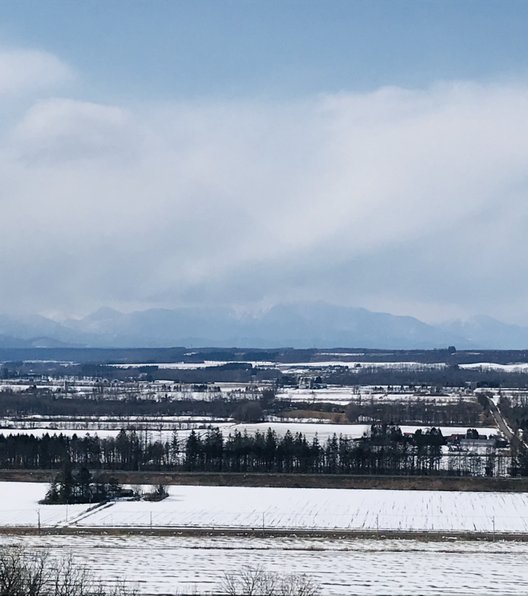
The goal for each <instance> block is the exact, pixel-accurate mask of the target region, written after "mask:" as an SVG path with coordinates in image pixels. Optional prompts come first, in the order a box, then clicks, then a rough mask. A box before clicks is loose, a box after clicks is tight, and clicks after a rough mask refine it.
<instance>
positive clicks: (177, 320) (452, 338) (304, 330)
mask: <svg viewBox="0 0 528 596" xmlns="http://www.w3.org/2000/svg"><path fill="white" fill-rule="evenodd" d="M448 345H455V346H456V347H457V348H459V349H471V348H481V349H486V348H488V349H525V348H528V328H526V327H520V326H516V325H509V324H506V323H501V322H500V321H497V320H495V319H492V318H490V317H483V316H479V317H473V318H471V319H469V320H467V321H453V322H450V323H445V324H442V325H429V324H427V323H424V322H422V321H420V320H418V319H416V318H414V317H410V316H396V315H391V314H388V313H381V312H372V311H369V310H367V309H365V308H352V307H343V306H335V305H331V304H327V303H323V302H306V303H292V304H279V305H276V306H274V307H273V308H271V309H269V310H267V311H264V312H262V313H260V314H252V315H248V314H245V315H241V314H238V313H237V312H236V311H235V310H233V309H229V308H224V307H210V308H208V307H193V308H191V307H189V308H176V309H149V310H144V311H136V312H132V313H122V312H119V311H117V310H113V309H110V308H103V309H100V310H98V311H96V312H94V313H91V314H90V315H88V316H86V317H83V318H80V319H69V320H65V321H62V322H57V321H53V320H51V319H47V318H45V317H42V316H39V315H32V316H28V317H20V316H18V317H10V316H8V315H0V347H13V348H14V347H39V346H43V347H61V346H64V347H68V346H69V347H74V346H86V347H164V346H189V347H193V346H211V347H231V346H238V347H241V348H247V347H255V348H265V347H285V346H290V347H295V348H312V347H318V348H331V347H363V348H382V349H427V348H442V347H446V346H448Z"/></svg>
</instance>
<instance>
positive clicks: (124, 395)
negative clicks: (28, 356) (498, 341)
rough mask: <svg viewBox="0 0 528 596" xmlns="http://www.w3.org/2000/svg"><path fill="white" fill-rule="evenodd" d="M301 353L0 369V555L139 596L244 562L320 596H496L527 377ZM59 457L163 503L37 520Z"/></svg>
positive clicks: (194, 588)
mask: <svg viewBox="0 0 528 596" xmlns="http://www.w3.org/2000/svg"><path fill="white" fill-rule="evenodd" d="M302 356H303V358H302V359H301V358H298V359H297V361H292V360H295V359H293V358H290V359H289V361H286V360H288V359H286V358H284V359H283V360H277V359H273V358H266V359H261V360H259V359H248V360H243V359H238V360H229V359H223V360H222V359H218V360H214V359H210V358H209V359H208V358H204V359H203V360H202V361H200V359H199V357H198V356H197V355H196V354H193V355H192V356H190V357H189V358H188V359H187V360H193V361H186V359H185V358H183V359H182V360H178V361H172V362H156V361H155V360H154V361H153V360H151V359H148V360H147V359H145V361H144V362H113V363H111V362H110V363H108V362H106V363H101V364H93V363H91V364H90V365H81V364H80V363H78V362H75V359H71V360H68V361H63V362H60V363H59V362H43V361H38V362H26V361H22V362H21V363H8V362H6V363H4V364H3V366H0V370H2V371H3V374H2V376H3V378H2V380H1V384H0V456H1V457H2V461H3V468H4V469H3V470H1V474H2V478H5V479H10V480H11V481H10V482H0V530H1V531H0V543H1V544H15V543H16V544H22V545H31V546H32V547H33V548H46V549H49V550H50V553H51V554H52V556H57V557H60V556H62V555H63V554H68V553H72V554H73V555H74V557H76V558H77V560H79V561H80V562H88V563H89V565H90V568H91V569H92V570H93V571H95V572H96V573H97V574H98V575H100V576H101V577H102V578H103V581H104V582H105V583H106V584H107V585H110V584H111V583H112V582H113V581H115V580H116V579H117V578H123V577H126V579H127V582H128V585H130V586H131V587H132V586H136V587H137V588H138V591H139V594H141V595H142V596H143V595H144V596H146V595H150V594H159V593H167V592H172V591H176V590H180V591H182V592H184V593H188V592H191V593H211V594H219V593H221V592H222V589H221V585H222V578H223V574H224V573H225V572H229V571H234V572H236V571H237V570H238V569H240V568H241V567H243V566H245V565H252V564H254V562H255V560H258V561H259V563H260V564H261V565H262V566H263V568H265V569H266V570H269V571H272V572H274V571H279V570H281V569H284V568H285V567H286V568H287V569H289V570H290V571H291V572H294V573H300V574H302V573H308V574H309V575H310V577H312V578H313V579H314V580H316V581H317V583H319V584H320V585H321V587H322V593H323V594H350V593H358V594H384V593H387V592H389V593H395V594H397V593H401V592H402V586H405V590H403V591H404V592H414V593H423V594H434V593H438V586H442V592H443V593H446V594H450V593H451V594H475V593H479V592H483V591H485V592H486V593H493V590H489V589H487V588H489V585H488V584H487V583H486V582H485V581H484V579H483V576H484V575H485V574H486V573H488V574H491V576H493V578H494V582H495V584H494V585H497V586H499V585H500V590H499V589H498V588H497V590H496V593H501V594H508V593H513V591H514V588H515V585H518V584H519V582H521V581H525V580H526V579H527V577H526V571H525V569H526V560H527V558H528V548H527V547H526V543H525V540H526V537H527V536H528V498H527V497H526V495H527V494H528V493H526V492H524V490H525V486H526V483H525V478H522V477H521V478H519V477H517V476H519V474H524V473H525V471H526V467H523V465H525V464H523V463H522V462H523V460H522V457H523V445H524V437H523V428H524V427H523V422H522V419H521V418H520V417H518V416H517V413H518V412H522V408H523V407H524V406H525V403H526V400H527V398H528V370H527V367H526V366H525V365H523V364H522V363H517V364H515V365H514V364H513V363H508V362H501V363H495V364H494V363H487V361H486V360H485V359H480V360H478V361H475V362H460V363H459V365H457V368H456V369H454V368H453V365H452V363H450V362H447V361H443V362H442V361H432V360H431V359H429V360H428V361H423V362H421V361H420V360H419V359H416V358H410V357H409V359H407V360H405V359H401V358H400V359H398V358H396V357H394V358H393V359H387V357H386V354H385V355H383V358H381V357H380V358H378V361H375V360H374V359H373V357H372V355H369V356H368V359H367V361H365V359H363V360H362V358H364V357H361V356H358V353H351V354H350V355H348V356H347V355H345V354H343V353H336V354H335V355H329V356H328V357H327V358H326V359H325V358H321V356H320V355H313V357H312V359H307V358H306V354H303V355H302ZM450 357H451V356H449V358H450ZM460 358H461V359H463V358H462V357H460ZM475 358H477V356H475ZM446 360H447V358H446ZM497 375H498V377H497ZM497 378H500V379H502V378H505V379H506V380H507V381H508V382H505V383H500V382H499V384H498V385H494V382H495V381H493V382H489V383H488V381H489V380H490V379H497ZM403 379H405V382H404V383H398V384H396V383H393V381H394V380H403ZM439 379H444V380H445V381H446V383H445V384H444V383H439V382H437V381H438V380H439ZM460 379H465V380H464V382H459V381H460ZM522 379H524V381H522ZM366 380H367V381H368V382H365V381H366ZM453 380H455V381H456V383H452V382H451V381H453ZM422 381H425V382H422ZM509 381H511V383H510V382H509ZM523 383H524V384H523ZM488 385H490V386H488ZM504 416H506V417H507V425H506V427H505V426H504V420H505V419H504ZM501 424H502V426H501ZM504 428H506V431H507V432H505V431H504ZM18 449H19V450H20V451H19V452H18V451H17V450H18ZM65 461H66V462H69V464H71V465H73V466H74V473H75V474H78V473H79V470H80V468H81V467H82V466H87V467H88V468H90V469H91V472H92V474H93V475H94V477H96V476H97V475H98V474H99V473H101V472H103V473H106V474H109V473H110V474H111V473H113V474H115V476H116V477H117V478H118V479H119V480H120V481H121V482H125V483H130V485H132V486H133V487H134V488H136V489H137V488H139V487H140V486H141V490H143V491H148V490H150V489H151V485H147V483H149V482H151V483H164V484H165V485H166V488H167V490H168V493H169V496H168V497H167V498H166V499H164V500H162V501H160V502H147V501H142V500H141V501H135V500H123V499H117V500H110V501H108V502H102V503H73V502H72V503H68V504H66V503H63V504H54V505H43V504H41V503H40V502H39V501H41V500H42V499H43V497H44V495H45V493H46V490H47V487H48V482H49V481H50V480H51V479H53V478H54V477H56V476H57V477H60V476H61V474H62V473H63V472H62V470H63V466H64V462H65ZM18 480H25V482H19V481H18ZM32 480H33V481H32ZM34 480H38V482H35V481H34ZM301 487H302V488H301ZM457 488H459V489H460V490H457ZM438 489H440V490H438ZM101 535H104V537H105V538H104V540H101V538H100V537H101ZM475 538H480V539H485V541H484V542H475V541H474V539H475ZM145 548H148V551H149V560H148V569H147V568H146V567H145V566H142V564H140V563H137V561H138V559H141V555H140V554H139V553H141V552H144V550H142V549H145ZM440 553H442V556H441V557H439V554H440ZM464 556H470V557H471V558H472V561H473V567H472V569H471V570H470V572H469V573H467V572H466V573H465V575H463V576H457V573H461V572H462V570H463V569H464V562H463V559H464ZM131 561H136V563H135V565H134V566H132V565H131ZM417 565H418V566H421V567H423V568H424V573H421V574H419V575H416V574H415V573H413V572H412V569H416V566H417ZM505 566H508V569H509V572H508V573H506V572H505ZM354 590H355V592H354Z"/></svg>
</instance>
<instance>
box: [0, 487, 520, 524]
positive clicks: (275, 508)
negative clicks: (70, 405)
mask: <svg viewBox="0 0 528 596" xmlns="http://www.w3.org/2000/svg"><path fill="white" fill-rule="evenodd" d="M45 491H46V486H45V485H43V484H37V483H17V482H13V483H6V482H2V483H0V526H4V527H6V526H7V527H9V526H32V527H36V526H37V523H38V521H39V518H40V523H41V525H42V527H44V526H70V527H79V528H86V529H88V528H108V527H122V528H132V527H133V528H150V527H158V528H202V529H209V528H216V529H222V528H225V529H247V530H251V529H262V528H264V529H268V530H271V529H273V530H299V531H300V530H304V531H307V530H318V531H320V530H321V531H322V530H346V531H369V530H380V531H391V530H392V531H416V532H442V531H451V532H511V533H527V532H528V495H527V494H523V493H474V492H473V493H471V492H456V491H453V492H448V491H405V490H345V489H295V488H265V487H262V488H248V487H214V486H171V487H169V493H170V496H169V498H167V499H165V500H164V501H161V502H159V503H151V502H145V501H140V502H138V501H119V502H116V503H112V504H110V505H106V506H102V507H96V508H90V507H89V506H88V505H70V506H66V505H39V504H38V501H39V499H42V498H43V496H44V493H45ZM88 509H90V511H88Z"/></svg>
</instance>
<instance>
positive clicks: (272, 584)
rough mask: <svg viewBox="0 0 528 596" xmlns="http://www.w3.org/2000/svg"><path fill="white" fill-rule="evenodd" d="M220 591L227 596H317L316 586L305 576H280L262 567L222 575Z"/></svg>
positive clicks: (317, 587) (247, 568) (318, 589)
mask: <svg viewBox="0 0 528 596" xmlns="http://www.w3.org/2000/svg"><path fill="white" fill-rule="evenodd" d="M220 589H221V590H222V592H223V593H225V594H227V595H228V596H317V595H318V594H320V588H319V586H318V584H317V583H316V582H315V581H314V580H312V579H311V578H310V577H308V576H306V575H295V574H288V575H280V574H277V573H272V572H270V571H266V570H265V569H263V568H262V567H243V568H242V569H240V570H239V571H236V572H235V573H226V574H225V575H224V578H223V581H222V584H221V587H220Z"/></svg>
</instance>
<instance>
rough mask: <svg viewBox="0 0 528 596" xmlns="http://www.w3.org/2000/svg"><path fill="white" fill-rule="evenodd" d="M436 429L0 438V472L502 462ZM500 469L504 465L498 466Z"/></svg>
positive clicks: (360, 469) (338, 469)
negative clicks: (458, 447)
mask: <svg viewBox="0 0 528 596" xmlns="http://www.w3.org/2000/svg"><path fill="white" fill-rule="evenodd" d="M445 444H446V440H445V438H444V437H443V435H442V432H441V431H440V430H439V429H435V428H433V429H430V430H428V431H425V432H423V431H421V430H417V431H416V432H415V433H414V434H413V435H410V436H409V435H404V434H403V433H402V431H401V429H400V428H399V427H398V426H395V425H387V424H375V425H372V427H371V432H370V433H369V435H368V436H364V437H362V438H360V439H351V438H350V437H346V436H337V435H335V434H334V435H333V436H331V437H328V438H327V439H326V440H325V441H320V440H319V438H318V437H317V436H315V437H314V438H313V439H311V440H309V439H308V438H307V437H306V435H304V434H302V433H291V432H290V431H287V432H286V433H285V434H284V435H278V434H277V433H275V432H274V431H273V430H271V429H268V430H267V432H256V433H254V434H248V433H246V432H242V433H241V432H240V431H238V430H235V431H234V432H230V433H229V434H228V435H227V436H224V435H223V434H222V432H221V430H220V429H218V428H210V429H208V430H206V431H202V432H196V431H195V430H193V431H191V432H190V434H189V435H188V436H187V437H186V438H182V437H181V436H180V435H178V434H177V433H176V432H175V433H173V435H172V436H171V437H170V438H169V439H168V440H163V441H162V440H152V439H151V437H150V435H149V434H148V433H146V432H139V431H134V430H127V431H125V430H122V431H120V432H119V434H118V435H117V436H115V437H98V436H97V435H94V436H90V435H88V436H76V435H73V436H71V437H67V436H64V435H62V434H60V435H48V434H45V435H43V436H41V437H36V436H34V435H28V434H19V435H10V436H4V435H1V434H0V467H2V468H6V469H46V470H47V469H59V468H62V467H63V466H64V465H65V464H66V463H67V464H70V465H74V466H85V467H86V468H90V469H93V470H125V471H139V470H145V471H190V472H239V473H250V472H257V473H290V474H291V473H301V474H403V475H412V474H444V475H484V474H487V475H494V470H496V469H497V464H498V462H497V460H499V459H500V458H501V457H502V456H497V455H494V454H489V455H487V456H473V455H471V454H468V453H464V452H461V451H459V452H458V453H453V454H450V455H447V454H445V453H444V452H443V449H442V447H443V446H444V445H445ZM501 466H502V468H501V469H502V470H503V471H504V470H505V469H506V466H507V460H506V458H504V460H503V461H502V462H501Z"/></svg>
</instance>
